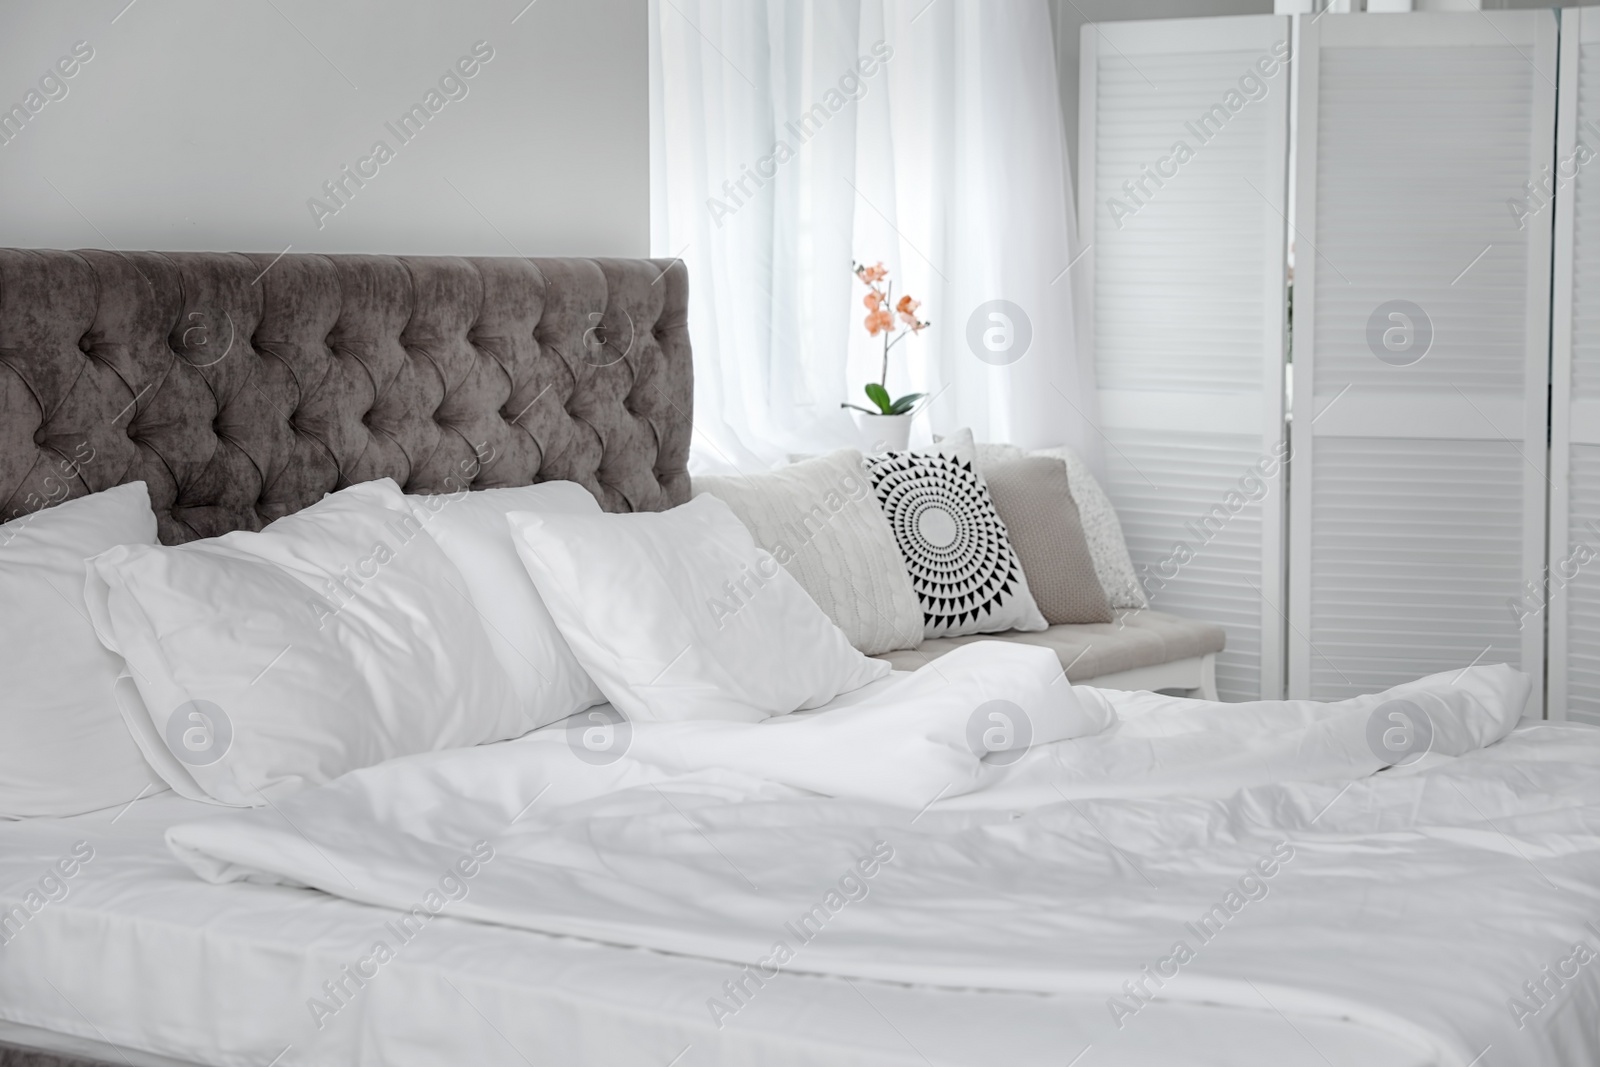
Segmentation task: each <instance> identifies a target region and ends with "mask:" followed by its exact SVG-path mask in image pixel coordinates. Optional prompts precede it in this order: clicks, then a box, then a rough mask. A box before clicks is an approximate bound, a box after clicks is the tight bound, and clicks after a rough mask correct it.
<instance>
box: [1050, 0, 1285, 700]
mask: <svg viewBox="0 0 1600 1067" xmlns="http://www.w3.org/2000/svg"><path fill="white" fill-rule="evenodd" d="M1290 26H1291V23H1290V20H1289V19H1288V18H1286V17H1277V16H1271V15H1259V16H1245V17H1240V18H1211V19H1177V20H1165V21H1152V22H1123V23H1102V24H1099V25H1090V26H1086V27H1084V29H1083V38H1082V66H1081V76H1082V82H1081V93H1080V106H1081V113H1080V118H1079V135H1080V146H1081V149H1080V167H1079V174H1080V181H1079V193H1078V195H1079V216H1080V219H1081V225H1080V231H1081V236H1082V241H1083V245H1084V248H1085V249H1086V251H1085V253H1084V255H1085V257H1086V259H1087V260H1088V264H1087V265H1088V271H1089V276H1090V277H1091V278H1092V282H1091V283H1090V288H1091V289H1092V293H1091V294H1090V295H1089V298H1088V299H1087V300H1085V301H1083V305H1084V307H1083V311H1082V314H1081V316H1080V323H1081V329H1082V331H1083V334H1082V343H1083V345H1084V346H1085V347H1084V349H1083V350H1084V351H1093V352H1094V353H1095V354H1096V355H1095V358H1096V373H1097V374H1098V376H1099V384H1100V411H1101V420H1102V421H1101V429H1102V432H1103V434H1104V436H1105V445H1106V448H1105V453H1106V464H1107V472H1106V473H1107V484H1106V488H1107V491H1108V493H1109V494H1110V496H1111V498H1112V500H1113V502H1114V503H1115V504H1116V507H1117V511H1118V514H1119V515H1120V516H1121V519H1122V524H1123V529H1124V532H1125V533H1126V534H1127V538H1128V544H1129V548H1130V549H1131V550H1132V553H1133V557H1134V562H1135V564H1136V566H1137V567H1138V569H1139V572H1140V575H1141V577H1142V579H1143V580H1144V582H1145V585H1146V588H1147V589H1148V590H1149V591H1150V592H1151V596H1152V606H1153V607H1155V608H1157V609H1159V610H1163V611H1170V612H1173V613H1175V614H1180V615H1186V616H1191V617H1194V618H1200V619H1209V620H1212V621H1215V622H1219V623H1222V624H1224V625H1225V626H1226V627H1227V630H1228V649H1227V651H1226V652H1224V653H1223V654H1222V655H1221V656H1220V657H1219V659H1218V665H1217V683H1218V688H1219V690H1220V691H1221V692H1222V694H1223V696H1224V697H1225V698H1231V699H1255V698H1259V697H1273V696H1278V695H1280V694H1281V691H1282V686H1283V673H1282V663H1283V644H1282V641H1283V637H1282V634H1283V615H1282V612H1283V611H1284V607H1283V570H1284V568H1283V554H1282V529H1283V524H1282V508H1283V499H1284V498H1283V478H1282V470H1283V453H1284V451H1285V449H1286V444H1285V442H1284V436H1283V367H1284V284H1285V280H1284V248H1285V227H1286V221H1285V211H1286V207H1285V195H1286V192H1285V191H1286V180H1285V173H1286V169H1287V159H1288V151H1287V144H1288V141H1287V137H1288V101H1289V77H1290V75H1289V71H1288V69H1287V66H1286V63H1285V60H1286V57H1287V56H1288V54H1289V50H1290Z"/></svg>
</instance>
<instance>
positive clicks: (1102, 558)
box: [1029, 445, 1150, 608]
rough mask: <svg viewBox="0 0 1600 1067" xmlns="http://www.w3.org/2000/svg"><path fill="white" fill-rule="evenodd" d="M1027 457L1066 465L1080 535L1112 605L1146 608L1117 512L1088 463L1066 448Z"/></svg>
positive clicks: (1045, 450)
mask: <svg viewBox="0 0 1600 1067" xmlns="http://www.w3.org/2000/svg"><path fill="white" fill-rule="evenodd" d="M1029 455H1034V456H1049V457H1050V458H1052V459H1059V460H1060V461H1061V462H1063V463H1065V464H1066V465H1067V483H1068V484H1069V485H1070V486H1071V487H1072V499H1073V501H1074V502H1075V503H1076V504H1077V505H1078V517H1079V518H1080V519H1081V520H1082V521H1083V535H1084V538H1085V539H1086V540H1087V541H1088V542H1089V555H1090V557H1091V558H1092V559H1093V560H1094V573H1095V576H1096V577H1097V578H1099V579H1100V585H1101V587H1102V588H1103V589H1105V591H1106V599H1107V600H1109V601H1110V602H1111V606H1112V607H1113V608H1147V607H1149V606H1150V601H1149V598H1147V597H1146V596H1145V592H1144V587H1143V586H1141V585H1140V584H1139V575H1138V573H1137V572H1136V571H1135V570H1134V569H1133V559H1132V558H1131V557H1130V556H1129V555H1128V542H1127V540H1126V539H1125V538H1124V537H1123V536H1122V523H1121V522H1119V521H1118V520H1117V512H1116V509H1115V508H1113V507H1112V506H1111V501H1110V499H1109V498H1108V497H1107V496H1106V493H1105V490H1104V489H1102V488H1100V483H1099V482H1097V481H1095V477H1094V475H1093V474H1092V473H1090V471H1089V467H1088V464H1086V463H1084V462H1083V460H1082V459H1081V458H1079V456H1078V454H1077V453H1076V452H1074V451H1073V450H1072V449H1070V448H1067V447H1066V446H1065V445H1063V446H1062V447H1060V448H1041V449H1038V450H1037V451H1034V452H1031V453H1029Z"/></svg>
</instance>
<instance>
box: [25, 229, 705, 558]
mask: <svg viewBox="0 0 1600 1067" xmlns="http://www.w3.org/2000/svg"><path fill="white" fill-rule="evenodd" d="M688 289H689V287H688V273H687V271H686V270H685V269H684V267H683V264H682V263H679V262H676V261H670V260H646V259H471V258H462V259H457V258H453V257H431V256H417V257H410V256H362V255H282V256H278V257H274V256H272V255H270V254H239V253H210V252H107V251H97V250H84V251H77V252H62V251H35V250H27V249H0V520H6V519H12V518H15V517H17V516H19V515H23V514H26V513H28V512H32V511H37V510H39V509H40V508H43V507H48V506H50V505H51V504H54V503H59V502H60V501H61V500H65V499H70V498H72V497H77V496H82V495H84V494H86V493H90V492H95V491H98V490H101V489H107V488H109V487H111V486H113V485H119V484H122V483H124V482H131V481H140V480H142V481H144V482H145V483H146V484H147V485H148V486H149V489H150V499H151V503H152V504H153V505H154V507H155V512H156V516H157V518H158V519H159V521H160V529H161V539H162V541H163V542H165V543H167V544H177V543H180V542H183V541H190V540H194V539H195V538H200V537H211V536H215V535H217V534H222V533H227V532H228V531H231V530H257V529H260V528H261V527H262V526H264V525H265V524H266V523H268V522H270V521H272V520H273V519H276V518H278V517H279V516H282V515H287V514H289V513H290V512H293V511H297V510H299V509H300V508H303V507H305V506H307V505H308V504H312V503H315V502H316V501H317V500H318V499H320V498H321V497H322V496H323V494H325V493H327V492H329V491H331V490H334V489H338V488H340V487H342V486H346V485H350V484H352V483H355V482H361V481H368V480H371V479H374V478H383V477H391V478H393V479H394V480H395V481H396V482H398V483H400V485H401V487H402V488H404V489H405V490H406V491H407V492H412V493H430V492H448V491H455V490H459V489H461V488H464V487H470V488H472V489H488V488H495V487H501V486H513V485H527V484H530V483H532V482H540V481H547V480H552V479H569V480H572V481H576V482H580V483H582V484H583V485H584V486H586V487H588V489H589V491H590V492H592V493H594V495H595V497H596V498H597V499H599V501H600V502H601V504H602V506H604V507H605V508H606V509H607V510H609V511H650V510H661V509H664V508H669V507H672V506H674V505H676V504H680V503H682V502H683V501H685V500H687V499H688V497H689V475H688V470H687V464H688V458H689V436H690V429H691V413H692V410H693V377H692V369H691V360H690V351H689V331H688V326H687V321H686V316H687V305H688Z"/></svg>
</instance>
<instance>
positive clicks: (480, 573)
mask: <svg viewBox="0 0 1600 1067" xmlns="http://www.w3.org/2000/svg"><path fill="white" fill-rule="evenodd" d="M406 500H407V502H409V503H410V505H411V510H412V511H413V512H414V513H415V514H416V516H417V519H418V520H419V521H420V522H421V523H422V528H423V529H424V530H427V531H428V534H429V535H430V536H431V537H432V538H433V539H434V540H435V541H436V542H438V545H439V547H440V548H442V549H444V554H445V555H446V556H449V557H450V562H451V563H454V564H455V565H456V569H457V570H459V571H460V572H461V576H462V577H463V578H465V579H466V583H467V592H468V593H469V594H470V595H471V600H470V603H471V604H472V605H473V607H475V608H476V609H477V612H478V617H479V619H480V620H481V621H482V622H483V628H484V630H485V631H487V632H488V635H489V648H490V650H492V651H493V652H494V655H495V659H496V660H498V661H499V663H500V666H501V667H503V668H504V669H505V672H506V675H507V676H508V677H509V678H510V679H511V685H512V688H514V689H515V690H516V692H517V700H518V702H519V703H520V705H521V707H522V712H523V715H524V716H525V717H526V723H527V728H528V729H529V730H532V729H534V728H535V727H538V726H543V725H545V724H546V723H552V722H555V721H556V720H557V719H565V718H566V717H567V716H569V715H572V714H575V713H577V712H579V711H582V710H583V709H584V708H587V707H592V706H593V705H595V704H599V703H601V702H602V701H603V700H605V697H603V696H601V695H600V690H599V689H598V688H597V687H596V686H595V684H594V680H593V679H591V678H590V677H589V675H588V672H586V671H585V670H584V669H583V667H582V666H580V665H579V663H578V660H577V657H576V656H574V655H573V654H572V649H571V648H569V647H568V646H567V640H566V638H564V637H562V636H561V631H560V630H558V629H557V628H556V623H555V620H554V619H552V618H551V617H550V612H549V610H548V609H546V608H545V606H544V601H543V600H541V599H540V598H539V591H538V590H537V589H535V588H534V586H533V582H532V580H530V579H529V578H528V572H527V570H526V569H525V568H524V567H523V566H522V560H520V559H518V558H517V549H516V546H515V545H514V544H512V542H511V530H510V528H509V527H508V526H507V525H506V515H508V514H509V513H511V512H513V511H534V512H539V513H541V514H549V513H556V512H559V513H561V514H565V515H599V514H601V511H600V505H599V503H597V502H596V501H595V498H594V495H593V494H592V493H590V492H589V490H587V489H585V488H584V487H583V486H581V485H579V484H578V483H577V482H543V483H541V484H539V485H526V486H518V487H516V488H510V489H479V490H476V491H473V492H457V493H444V494H440V495H438V496H408V497H406Z"/></svg>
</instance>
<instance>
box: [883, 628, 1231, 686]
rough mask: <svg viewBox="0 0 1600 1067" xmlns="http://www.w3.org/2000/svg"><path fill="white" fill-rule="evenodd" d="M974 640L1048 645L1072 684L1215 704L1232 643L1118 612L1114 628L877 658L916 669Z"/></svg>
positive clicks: (925, 646)
mask: <svg viewBox="0 0 1600 1067" xmlns="http://www.w3.org/2000/svg"><path fill="white" fill-rule="evenodd" d="M973 641H1021V642H1024V643H1026V644H1030V645H1043V646H1044V647H1046V648H1048V649H1050V650H1051V651H1052V652H1054V653H1055V654H1056V655H1057V656H1058V657H1060V659H1061V665H1062V666H1063V667H1065V668H1066V671H1067V678H1068V680H1070V681H1073V682H1077V683H1082V684H1085V685H1094V686H1099V687H1100V688H1102V689H1182V690H1186V691H1188V693H1189V694H1190V695H1192V696H1197V697H1202V698H1204V699H1206V700H1216V699H1217V676H1216V655H1217V653H1218V652H1221V651H1222V649H1223V646H1224V645H1225V644H1226V643H1227V635H1226V633H1225V632H1224V630H1223V629H1222V627H1221V626H1218V625H1217V624H1216V623H1211V622H1197V621H1195V620H1194V619H1184V618H1180V617H1179V616H1177V615H1168V614H1167V613H1165V612H1162V611H1151V610H1149V609H1148V608H1146V609H1144V610H1134V611H1119V612H1117V619H1116V621H1115V622H1098V623H1082V624H1078V625H1071V626H1052V627H1050V629H1048V630H1040V631H1038V632H1037V633H1020V632H1018V631H1015V630H1012V631H1010V632H1007V633H1001V634H972V635H971V636H968V637H936V638H933V639H931V640H928V641H924V642H922V644H920V645H918V646H917V647H916V648H906V649H900V650H899V651H896V652H886V653H884V654H883V655H881V656H878V657H877V658H878V659H881V660H884V661H885V662H887V663H889V664H891V665H892V666H893V667H894V668H895V669H896V670H902V671H914V670H916V669H917V668H918V667H920V666H922V665H923V664H924V663H927V662H928V661H929V660H930V659H935V658H937V657H939V656H942V655H944V654H945V653H946V652H949V651H950V650H952V649H955V648H959V647H960V646H962V645H966V644H971V643H972V642H973Z"/></svg>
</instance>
